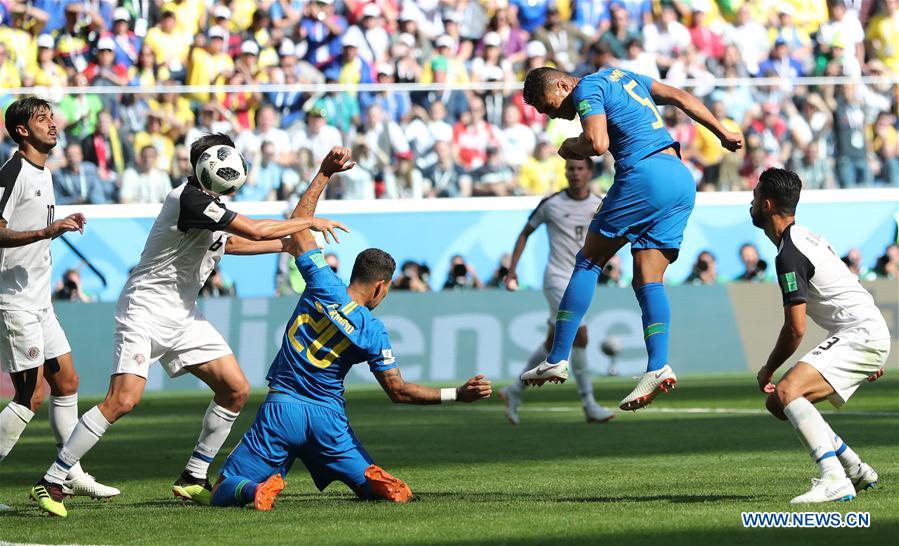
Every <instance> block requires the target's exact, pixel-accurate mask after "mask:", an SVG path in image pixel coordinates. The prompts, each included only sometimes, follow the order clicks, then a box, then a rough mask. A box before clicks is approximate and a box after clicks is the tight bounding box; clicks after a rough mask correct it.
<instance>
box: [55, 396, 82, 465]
mask: <svg viewBox="0 0 899 546" xmlns="http://www.w3.org/2000/svg"><path fill="white" fill-rule="evenodd" d="M77 424H78V393H75V394H70V395H68V396H52V395H51V396H50V430H52V431H53V436H54V437H55V438H56V449H62V446H63V444H65V443H66V440H68V439H69V436H71V435H72V431H73V430H75V425H77ZM82 474H84V471H83V470H81V463H75V464H74V465H73V466H72V468H71V469H69V476H68V479H70V480H71V479H73V478H77V477H78V476H80V475H82Z"/></svg>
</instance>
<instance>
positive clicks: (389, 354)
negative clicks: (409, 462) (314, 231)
mask: <svg viewBox="0 0 899 546" xmlns="http://www.w3.org/2000/svg"><path fill="white" fill-rule="evenodd" d="M296 264H297V268H298V269H299V270H300V273H301V274H302V275H303V279H305V280H306V290H305V291H304V292H303V295H302V296H301V297H300V301H299V303H298V304H297V307H296V309H294V312H293V316H292V317H291V319H290V322H289V323H288V324H287V330H286V331H285V332H284V340H283V341H282V342H281V350H279V351H278V355H277V356H276V357H275V360H274V362H272V366H271V368H269V371H268V375H267V376H266V379H267V380H268V384H269V387H270V388H272V389H274V390H276V391H279V392H283V393H285V394H288V395H290V396H293V397H294V398H297V399H299V400H301V401H303V402H308V403H312V404H317V405H320V406H326V407H330V408H333V409H336V410H338V411H343V407H344V399H343V391H344V387H343V378H344V377H346V374H347V373H348V372H349V371H350V368H351V367H352V366H353V364H357V363H360V362H368V366H369V368H370V369H371V371H372V372H383V371H386V370H389V369H391V368H395V367H396V363H395V361H394V358H393V351H392V349H391V347H390V338H389V336H388V335H387V329H386V328H384V324H383V323H382V322H381V321H380V320H378V319H376V318H375V317H374V316H373V315H372V314H371V311H369V310H368V309H367V308H366V307H364V306H361V305H359V304H357V303H356V302H354V301H353V300H352V299H351V298H350V296H349V295H348V294H347V290H346V286H345V285H344V284H343V281H341V280H340V279H339V278H338V277H337V275H336V274H335V273H334V272H333V271H331V268H330V267H328V264H327V263H326V262H325V258H324V256H322V252H321V250H319V249H315V250H310V251H309V252H306V253H304V254H301V255H300V256H299V257H298V258H297V259H296Z"/></svg>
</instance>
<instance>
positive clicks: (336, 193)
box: [328, 140, 378, 199]
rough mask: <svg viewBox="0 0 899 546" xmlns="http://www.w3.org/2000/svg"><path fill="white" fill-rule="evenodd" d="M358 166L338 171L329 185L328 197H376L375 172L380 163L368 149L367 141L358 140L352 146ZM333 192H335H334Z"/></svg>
mask: <svg viewBox="0 0 899 546" xmlns="http://www.w3.org/2000/svg"><path fill="white" fill-rule="evenodd" d="M352 152H353V159H354V160H355V161H356V166H355V167H353V168H352V169H350V170H348V171H344V172H342V173H338V174H337V175H335V176H336V180H335V181H334V182H332V183H331V184H329V185H328V191H329V193H328V197H329V198H331V199H333V198H339V199H374V198H375V174H377V173H378V163H377V160H375V159H374V157H373V156H372V154H371V152H369V150H368V145H366V144H365V141H363V140H360V141H357V142H356V144H354V145H353V148H352ZM332 192H333V193H332Z"/></svg>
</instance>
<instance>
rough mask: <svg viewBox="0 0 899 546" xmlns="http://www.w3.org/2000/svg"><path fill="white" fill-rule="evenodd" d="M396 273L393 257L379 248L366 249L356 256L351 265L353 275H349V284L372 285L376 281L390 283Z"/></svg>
mask: <svg viewBox="0 0 899 546" xmlns="http://www.w3.org/2000/svg"><path fill="white" fill-rule="evenodd" d="M395 271H396V261H395V260H394V259H393V256H391V255H390V254H388V253H386V252H384V251H383V250H381V249H380V248H367V249H365V250H363V251H362V252H360V253H359V255H358V256H356V263H354V264H353V273H352V274H351V275H350V284H352V283H355V282H360V283H364V284H367V283H372V282H378V281H385V282H390V281H391V279H393V273H394V272H395Z"/></svg>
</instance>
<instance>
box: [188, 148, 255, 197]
mask: <svg viewBox="0 0 899 546" xmlns="http://www.w3.org/2000/svg"><path fill="white" fill-rule="evenodd" d="M194 174H195V175H196V177H197V180H198V181H199V182H200V185H201V186H203V187H204V188H206V189H207V190H209V191H211V192H214V193H216V194H218V195H232V194H234V193H236V192H237V190H239V189H240V187H241V186H243V183H244V182H246V181H247V162H246V161H244V159H243V157H241V155H240V152H238V151H237V150H235V149H234V148H233V147H231V146H226V145H224V144H219V145H218V146H212V147H211V148H208V149H207V150H206V151H204V152H203V153H202V154H200V157H199V159H197V165H196V167H195V172H194Z"/></svg>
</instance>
